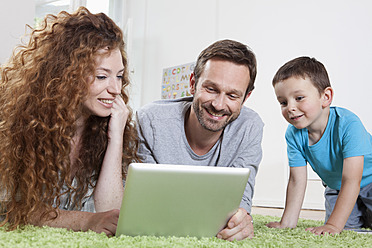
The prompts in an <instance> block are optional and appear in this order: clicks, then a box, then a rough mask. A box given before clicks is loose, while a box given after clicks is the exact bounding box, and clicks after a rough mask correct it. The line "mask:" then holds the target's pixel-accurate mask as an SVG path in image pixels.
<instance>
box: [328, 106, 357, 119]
mask: <svg viewBox="0 0 372 248" xmlns="http://www.w3.org/2000/svg"><path fill="white" fill-rule="evenodd" d="M332 115H334V116H335V117H332ZM331 117H332V118H336V119H339V121H341V122H343V123H349V122H353V121H357V122H359V121H360V119H359V117H358V116H357V115H356V114H354V113H353V112H352V111H350V110H348V109H346V108H343V107H336V106H333V107H331V109H330V117H329V119H330V118H331Z"/></svg>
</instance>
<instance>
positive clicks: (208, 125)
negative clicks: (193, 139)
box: [193, 101, 239, 132]
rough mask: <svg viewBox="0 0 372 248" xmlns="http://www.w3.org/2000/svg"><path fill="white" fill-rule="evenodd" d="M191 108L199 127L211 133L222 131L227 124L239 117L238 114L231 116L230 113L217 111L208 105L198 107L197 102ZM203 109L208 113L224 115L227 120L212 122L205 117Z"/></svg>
mask: <svg viewBox="0 0 372 248" xmlns="http://www.w3.org/2000/svg"><path fill="white" fill-rule="evenodd" d="M193 108H194V112H195V114H196V117H197V118H198V121H199V123H200V125H202V127H204V128H205V129H207V130H208V131H212V132H218V131H221V130H223V129H224V128H225V127H226V126H227V125H228V124H230V123H231V122H233V121H234V120H236V118H238V116H239V114H232V113H231V112H230V111H227V110H220V111H217V110H216V109H215V108H214V107H213V106H212V105H211V104H210V103H209V104H201V105H199V104H198V101H194V102H193ZM203 109H204V110H206V111H207V112H209V113H213V114H217V115H224V116H225V117H227V118H226V119H225V120H224V121H217V120H213V119H212V118H209V117H208V116H206V115H207V114H206V113H205V112H204V111H203Z"/></svg>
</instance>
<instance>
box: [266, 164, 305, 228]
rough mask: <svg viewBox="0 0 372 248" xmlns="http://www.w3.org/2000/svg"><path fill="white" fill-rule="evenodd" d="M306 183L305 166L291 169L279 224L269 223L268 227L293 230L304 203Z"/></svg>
mask: <svg viewBox="0 0 372 248" xmlns="http://www.w3.org/2000/svg"><path fill="white" fill-rule="evenodd" d="M306 183H307V170H306V166H299V167H291V168H290V173H289V181H288V187H287V197H286V202H285V209H284V213H283V216H282V219H281V221H280V222H270V223H268V224H267V226H268V227H273V228H286V227H290V228H294V227H296V225H297V221H298V217H299V216H300V211H301V206H302V203H303V201H304V196H305V190H306Z"/></svg>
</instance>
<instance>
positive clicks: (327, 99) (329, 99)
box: [322, 87, 333, 108]
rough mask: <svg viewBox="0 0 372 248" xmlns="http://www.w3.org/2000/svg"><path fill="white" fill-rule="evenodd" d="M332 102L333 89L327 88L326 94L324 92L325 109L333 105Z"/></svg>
mask: <svg viewBox="0 0 372 248" xmlns="http://www.w3.org/2000/svg"><path fill="white" fill-rule="evenodd" d="M332 100H333V89H332V88H331V87H327V88H325V89H324V92H323V104H322V106H323V108H326V107H328V106H329V105H331V103H332Z"/></svg>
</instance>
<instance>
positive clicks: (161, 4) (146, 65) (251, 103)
mask: <svg viewBox="0 0 372 248" xmlns="http://www.w3.org/2000/svg"><path fill="white" fill-rule="evenodd" d="M1 5H2V6H1V7H0V25H1V26H0V30H1V39H0V45H1V49H0V63H3V62H5V60H6V58H7V57H9V55H10V54H11V51H12V49H13V47H14V46H15V45H16V44H18V43H19V37H20V36H21V35H22V34H23V33H24V31H25V24H26V23H28V24H32V23H33V16H34V2H33V1H29V0H14V1H8V2H7V3H6V4H4V3H2V4H1ZM20 6H21V7H20ZM124 7H125V8H126V11H125V16H127V17H128V18H130V20H131V25H130V28H129V32H127V33H129V36H130V37H128V39H129V40H130V43H131V48H130V51H129V62H130V66H131V71H132V73H131V79H132V83H133V91H132V101H131V102H132V105H133V107H134V109H138V108H139V107H141V106H143V105H144V104H146V103H149V102H151V101H153V100H157V99H160V96H161V81H162V80H161V77H162V70H163V68H166V67H170V66H174V65H179V64H183V63H188V62H192V61H195V60H196V57H197V56H198V54H199V53H200V51H201V50H202V49H204V48H205V47H206V46H208V45H209V44H211V43H213V42H214V41H216V40H218V39H223V38H229V39H236V40H238V41H241V42H243V43H246V44H248V45H249V46H250V47H251V48H252V49H253V50H254V51H255V53H256V55H257V60H258V75H257V80H256V89H255V90H254V92H253V94H252V96H251V98H250V99H248V101H247V103H246V105H247V106H248V107H251V108H253V109H254V110H255V111H257V112H258V113H259V114H260V115H261V117H262V118H263V120H264V122H265V123H266V125H265V130H264V140H263V150H264V157H263V161H262V163H261V166H260V170H259V173H258V176H257V184H256V193H255V196H254V201H253V203H254V205H263V206H279V207H281V206H284V200H285V199H284V196H285V188H286V183H287V177H288V166H287V159H286V150H285V149H286V147H285V146H286V145H285V141H284V131H285V129H286V126H287V123H286V122H285V121H284V119H283V118H282V117H281V114H280V108H279V104H278V103H277V102H276V100H275V95H274V91H273V89H272V87H271V79H272V77H273V75H274V74H275V72H276V70H277V69H278V68H279V67H280V66H281V65H282V64H283V63H285V62H287V61H288V60H290V59H292V58H294V57H298V56H302V55H308V56H314V57H316V58H317V59H318V60H320V61H321V62H323V63H324V64H325V66H326V68H327V69H328V72H329V76H330V78H331V81H332V84H333V88H334V89H335V99H334V105H338V106H344V107H347V108H349V109H350V110H352V111H354V112H355V113H356V114H358V115H359V117H360V118H361V119H362V121H363V122H364V124H365V126H366V127H367V129H368V130H369V131H370V132H372V116H371V114H370V113H371V111H370V109H369V108H370V106H372V97H371V96H370V94H371V92H372V86H371V85H372V84H371V82H370V81H371V79H370V77H369V71H370V68H372V67H371V66H372V65H371V64H372V63H371V58H372V32H371V30H372V2H370V1H369V0H341V1H338V0H327V1H324V0H313V1H306V0H280V1H278V0H203V1H200V0H188V1H182V0H126V1H124ZM127 31H128V30H127ZM314 178H316V177H315V176H313V175H311V177H310V179H311V180H309V182H308V185H309V187H308V194H307V195H306V199H305V205H304V206H305V207H306V208H323V196H322V194H323V188H322V186H321V185H320V182H319V181H318V180H317V179H314Z"/></svg>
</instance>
